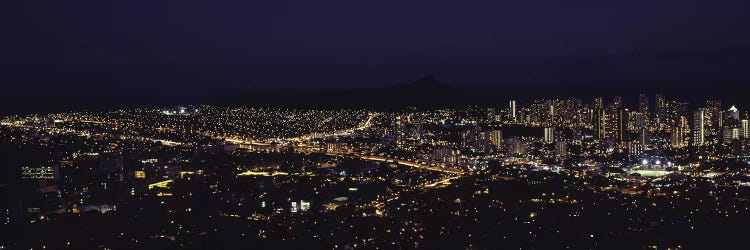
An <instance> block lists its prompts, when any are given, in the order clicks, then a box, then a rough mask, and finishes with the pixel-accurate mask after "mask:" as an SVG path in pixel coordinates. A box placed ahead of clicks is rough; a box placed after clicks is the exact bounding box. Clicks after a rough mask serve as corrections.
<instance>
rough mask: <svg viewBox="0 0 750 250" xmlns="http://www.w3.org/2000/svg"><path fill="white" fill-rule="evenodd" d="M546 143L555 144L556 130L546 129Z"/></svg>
mask: <svg viewBox="0 0 750 250" xmlns="http://www.w3.org/2000/svg"><path fill="white" fill-rule="evenodd" d="M544 142H545V143H553V142H555V128H549V127H547V128H544Z"/></svg>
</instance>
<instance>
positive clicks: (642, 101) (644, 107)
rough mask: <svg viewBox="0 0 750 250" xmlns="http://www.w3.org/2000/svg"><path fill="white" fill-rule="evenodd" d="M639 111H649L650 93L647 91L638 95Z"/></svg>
mask: <svg viewBox="0 0 750 250" xmlns="http://www.w3.org/2000/svg"><path fill="white" fill-rule="evenodd" d="M638 112H641V113H644V114H645V113H648V95H646V94H645V93H641V95H639V96H638Z"/></svg>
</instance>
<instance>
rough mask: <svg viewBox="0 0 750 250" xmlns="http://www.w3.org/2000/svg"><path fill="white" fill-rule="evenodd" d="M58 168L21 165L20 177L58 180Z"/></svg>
mask: <svg viewBox="0 0 750 250" xmlns="http://www.w3.org/2000/svg"><path fill="white" fill-rule="evenodd" d="M59 175H60V169H59V167H57V166H51V167H28V166H23V167H21V179H24V180H59V178H60V176H59Z"/></svg>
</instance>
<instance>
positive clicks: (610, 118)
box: [604, 106, 626, 141]
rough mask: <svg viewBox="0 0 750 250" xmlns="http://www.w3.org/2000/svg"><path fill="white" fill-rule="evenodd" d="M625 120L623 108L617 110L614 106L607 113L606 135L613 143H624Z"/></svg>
mask: <svg viewBox="0 0 750 250" xmlns="http://www.w3.org/2000/svg"><path fill="white" fill-rule="evenodd" d="M625 118H626V114H625V111H624V110H623V109H622V108H616V106H612V107H611V109H609V110H608V111H607V113H606V117H605V119H604V121H605V126H606V128H605V133H606V137H607V139H610V140H613V141H622V140H623V139H624V130H625V126H626V125H625Z"/></svg>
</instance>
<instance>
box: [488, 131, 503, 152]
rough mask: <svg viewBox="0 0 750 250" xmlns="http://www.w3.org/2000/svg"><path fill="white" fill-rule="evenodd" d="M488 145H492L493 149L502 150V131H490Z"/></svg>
mask: <svg viewBox="0 0 750 250" xmlns="http://www.w3.org/2000/svg"><path fill="white" fill-rule="evenodd" d="M490 143H492V146H494V147H495V149H498V150H499V149H502V147H503V131H502V130H499V129H498V130H492V131H490Z"/></svg>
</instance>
